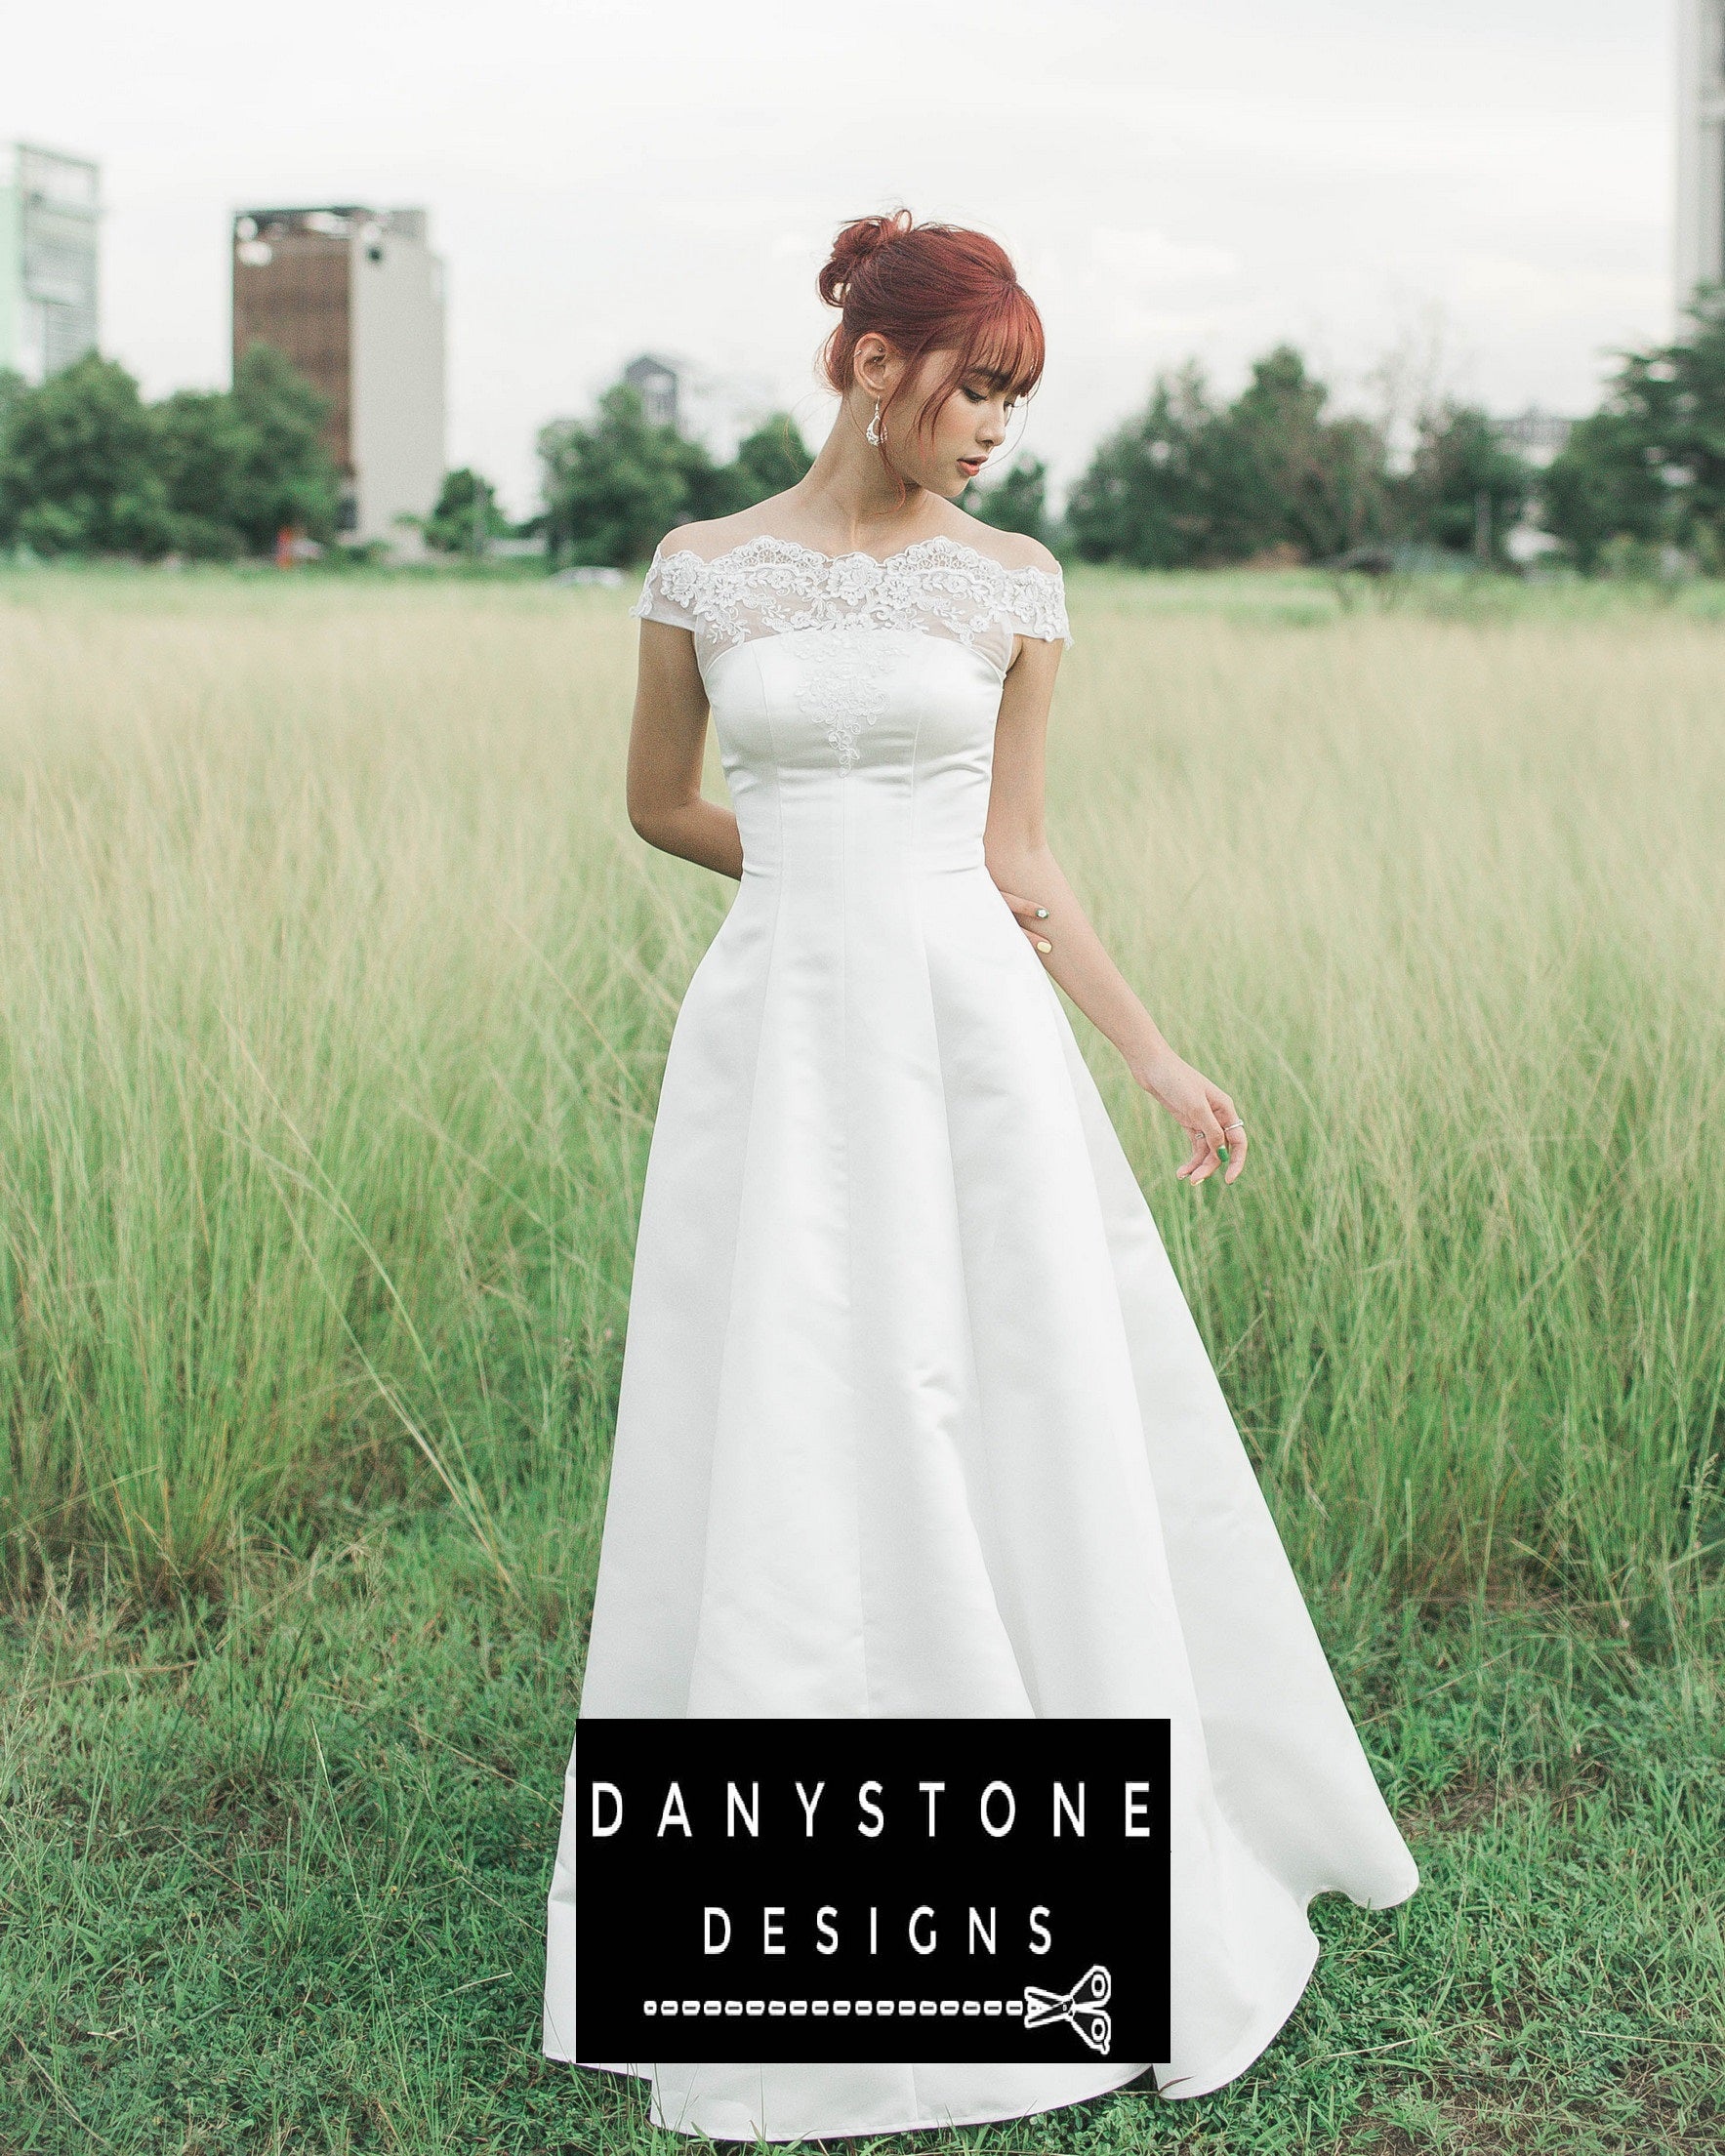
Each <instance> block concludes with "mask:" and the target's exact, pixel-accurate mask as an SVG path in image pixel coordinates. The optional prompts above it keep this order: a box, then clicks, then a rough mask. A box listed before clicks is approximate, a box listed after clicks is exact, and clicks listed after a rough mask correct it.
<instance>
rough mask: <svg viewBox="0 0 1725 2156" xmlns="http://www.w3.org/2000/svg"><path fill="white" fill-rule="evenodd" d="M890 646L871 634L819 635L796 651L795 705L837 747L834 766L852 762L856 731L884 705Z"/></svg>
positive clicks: (843, 766) (844, 766)
mask: <svg viewBox="0 0 1725 2156" xmlns="http://www.w3.org/2000/svg"><path fill="white" fill-rule="evenodd" d="M891 662H892V647H891V646H890V645H889V644H883V643H881V642H879V641H878V640H877V639H876V638H875V637H873V636H859V635H856V634H845V635H840V636H823V637H822V638H821V640H820V642H819V643H818V644H813V645H810V646H809V647H808V649H807V650H806V651H805V652H804V653H803V655H802V679H801V684H800V686H799V688H798V691H797V702H798V706H799V708H800V709H801V710H802V711H803V712H807V714H808V716H809V717H810V718H812V719H814V720H815V721H816V723H817V724H818V725H819V726H820V727H821V729H822V731H823V732H824V733H825V735H826V737H827V739H828V740H829V741H830V742H831V743H832V744H833V747H834V748H835V749H837V750H838V752H839V768H840V770H841V771H848V770H849V769H850V767H851V765H852V764H853V763H855V761H856V742H857V736H858V735H859V734H860V733H861V732H862V730H863V728H864V727H865V726H872V725H873V724H874V723H875V721H876V719H878V718H879V717H880V716H881V714H882V712H883V711H885V709H886V701H887V686H886V672H887V669H888V667H889V666H890V665H891Z"/></svg>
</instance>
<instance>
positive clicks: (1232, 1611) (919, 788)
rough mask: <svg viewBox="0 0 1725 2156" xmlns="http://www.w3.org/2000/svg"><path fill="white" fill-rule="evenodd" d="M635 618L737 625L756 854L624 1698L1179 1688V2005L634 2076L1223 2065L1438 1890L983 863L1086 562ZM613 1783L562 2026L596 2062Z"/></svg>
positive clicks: (613, 1574)
mask: <svg viewBox="0 0 1725 2156" xmlns="http://www.w3.org/2000/svg"><path fill="white" fill-rule="evenodd" d="M633 611H634V612H635V613H636V614H637V615H639V616H643V617H645V618H647V619H650V620H653V621H662V622H671V623H674V624H677V625H679V626H680V627H682V628H684V629H686V630H688V631H691V632H692V635H693V638H694V647H695V654H696V658H697V662H698V664H699V667H700V671H701V675H702V678H703V680H704V682H705V684H706V689H707V694H708V697H709V700H710V703H711V708H712V712H713V720H714V724H715V727H716V730H717V735H718V741H719V750H720V753H721V755H722V759H723V765H724V771H725V775H726V777H727V779H728V781H729V785H730V793H731V799H732V803H733V805H734V807H735V810H736V815H737V821H738V825H739V827H740V830H741V834H742V840H743V850H744V866H743V874H742V879H741V884H740V887H739V889H738V891H737V894H736V897H735V900H734V902H733V904H732V906H731V908H730V911H729V913H728V914H727V915H726V916H725V919H724V921H723V923H722V924H721V926H720V927H719V932H718V934H717V935H716V937H715V938H714V940H713V942H712V944H711V945H710V947H709V948H708V950H707V951H706V953H705V954H704V956H702V958H701V961H700V963H699V964H698V965H697V967H696V969H695V972H694V974H693V977H692V978H691V980H690V982H689V985H688V989H687V992H686V995H685V997H684V999H683V1003H682V1006H681V1009H680V1012H679V1014H678V1021H677V1025H676V1028H675V1030H674V1033H673V1036H672V1039H671V1044H670V1049H669V1054H668V1059H667V1062H666V1065H665V1071H664V1077H663V1082H662V1088H661V1093H660V1099H659V1106H658V1113H657V1119H656V1122H655V1126H654V1131H653V1138H652V1144H651V1148H650V1152H649V1157H648V1164H647V1170H646V1176H645V1180H644V1184H643V1189H642V1197H641V1208H640V1220H639V1229H638V1235H637V1245H636V1254H635V1270H634V1281H633V1286H632V1291H631V1302H630V1315H629V1327H628V1334H627V1338H626V1342H625V1348H624V1359H623V1366H622V1374H621V1391H620V1397H619V1403H618V1414H617V1425H616V1439H615V1449H614V1454H613V1460H612V1468H611V1482H610V1491H609V1497H608V1500H607V1509H606V1513H605V1521H604V1534H603V1540H602V1544H601V1550H600V1560H599V1568H598V1579H597V1589H596V1601H595V1605H594V1612H593V1631H592V1641H591V1646H590V1648H589V1652H588V1660H587V1672H586V1679H585V1684H584V1687H583V1690H582V1696H581V1705H580V1711H579V1717H578V1724H579V1720H584V1719H586V1718H588V1717H597V1716H645V1717H663V1718H682V1717H713V1716H815V1717H833V1716H856V1715H861V1716H899V1717H915V1716H939V1717H944V1718H953V1717H961V1716H1039V1715H1042V1716H1068V1717H1070V1716H1130V1715H1142V1716H1166V1717H1169V1718H1170V1719H1171V1727H1172V1776H1173V1779H1172V1805H1171V1835H1172V1850H1173V1863H1172V1900H1171V1922H1172V1973H1173V2022H1172V2036H1171V2049H1172V2056H1171V2058H1168V2059H1162V2060H1150V2061H1146V2060H1138V2061H1135V2062H1131V2063H1127V2062H1113V2061H1110V2062H1106V2063H1104V2062H1102V2061H1096V2062H1094V2063H1091V2064H1089V2065H1083V2064H1076V2065H1075V2064H1053V2063H1049V2064H1047V2065H1037V2064H1013V2065H995V2066H986V2065H983V2066H979V2065H953V2066H921V2065H919V2066H907V2065H835V2066H808V2065H784V2064H781V2065H750V2066H741V2065H690V2064H676V2063H664V2062H655V2063H652V2064H640V2063H636V2064H626V2065H616V2064H609V2065H605V2066H604V2067H603V2070H605V2071H608V2072H612V2073H630V2074H639V2075H643V2076H647V2077H649V2078H650V2083H651V2118H652V2123H653V2124H654V2125H655V2126H659V2127H666V2128H672V2129H678V2130H681V2131H682V2132H684V2133H690V2134H695V2133H699V2134H705V2135H708V2136H713V2137H715V2138H746V2139H754V2138H757V2137H764V2138H768V2139H774V2140H785V2139H790V2138H794V2137H799V2136H833V2135H858V2134H882V2133H891V2132H894V2131H900V2130H908V2129H913V2128H919V2127H933V2126H948V2125H965V2124H970V2123H975V2122H980V2121H983V2120H990V2119H1003V2118H1015V2117H1021V2116H1025V2115H1028V2114H1031V2113H1034V2112H1038V2111H1046V2110H1048V2109H1050V2108H1052V2107H1054V2106H1056V2105H1060V2104H1067V2103H1073V2102H1077V2101H1079V2100H1081V2099H1083V2098H1086V2097H1090V2096H1095V2095H1101V2094H1102V2093H1103V2092H1105V2091H1107V2090H1111V2089H1116V2088H1119V2087H1121V2086H1123V2085H1124V2084H1125V2083H1127V2082H1128V2081H1130V2080H1132V2079H1133V2078H1134V2077H1136V2076H1137V2075H1139V2074H1141V2073H1142V2072H1143V2071H1144V2070H1145V2067H1146V2066H1147V2065H1153V2066H1154V2067H1155V2071H1156V2077H1157V2085H1158V2088H1159V2090H1160V2091H1161V2093H1162V2094H1164V2095H1169V2096H1195V2095H1204V2094H1206V2093H1207V2092H1208V2091H1211V2090H1213V2089H1216V2088H1219V2087H1220V2086H1221V2085H1222V2084H1223V2083H1225V2082H1227V2081H1230V2080H1231V2079H1233V2077H1234V2076H1236V2075H1237V2074H1239V2073H1241V2072H1242V2071H1243V2070H1244V2069H1245V2068H1246V2067H1247V2066H1248V2065H1250V2064H1251V2062H1252V2061H1253V2059H1254V2058H1255V2057H1257V2055H1258V2054H1259V2053H1260V2052H1262V2051H1263V2049H1264V2048H1265V2046H1266V2045H1267V2044H1268V2043H1269V2042H1270V2040H1271V2039H1272V2037H1273V2036H1274V2035H1275V2033H1276V2031H1277V2029H1278V2028H1279V2027H1280V2026H1281V2025H1282V2023H1283V2022H1284V2020H1285V2019H1286V2018H1287V2016H1288V2014H1290V2013H1291V2012H1292V2010H1293V2008H1294V2005H1295V2003H1296V2002H1297V2000H1298V1998H1299V1996H1300V1993H1301V1991H1302V1990H1303V1988H1304V1986H1305V1983H1306V1981H1307V1979H1308V1977H1309V1975H1310V1973H1311V1972H1312V1969H1313V1966H1314V1964H1315V1961H1316V1958H1317V1952H1318V1948H1317V1940H1316V1938H1315V1936H1314V1934H1313V1932H1312V1930H1311V1927H1310V1925H1309V1923H1308V1921H1307V1915H1306V1905H1307V1903H1308V1902H1309V1901H1310V1900H1311V1898H1312V1896H1313V1895H1314V1894H1319V1893H1323V1892H1341V1893H1345V1894H1346V1895H1347V1896H1348V1897H1349V1898H1350V1899H1351V1900H1353V1901H1354V1902H1356V1903H1358V1904H1359V1905H1361V1906H1362V1907H1373V1908H1384V1907H1387V1906H1388V1905H1390V1904H1391V1903H1394V1902H1398V1901H1402V1900H1404V1899H1405V1898H1406V1897H1407V1896H1408V1895H1410V1894H1411V1893H1413V1892H1414V1891H1415V1889H1416V1887H1417V1885H1418V1878H1419V1875H1418V1872H1417V1868H1416V1866H1415V1863H1414V1860H1413V1857H1412V1855H1411V1854H1410V1852H1409V1851H1408V1848H1407V1846H1406V1844H1405V1843H1404V1841H1403V1839H1402V1836H1401V1835H1400V1833H1399V1832H1398V1831H1397V1828H1396V1826H1395V1823H1394V1821H1393V1819H1392V1818H1391V1817H1390V1814H1389V1812H1388V1810H1387V1809H1386V1807H1385V1805H1384V1802H1383V1799H1382V1797H1381V1795H1380V1793H1379V1791H1378V1788H1377V1786H1376V1781H1375V1780H1374V1778H1373V1774H1372V1770H1371V1767H1370V1765H1369V1763H1368V1761H1367V1759H1366V1756H1365V1753H1364V1751H1363V1750H1362V1748H1361V1745H1360V1741H1359V1738H1358V1735H1357V1734H1356V1732H1355V1729H1354V1726H1353V1724H1352V1722H1351V1720H1350V1718H1349V1715H1348V1712H1347V1709H1346V1707H1345V1705H1344V1703H1343V1701H1342V1698H1341V1695H1340V1693H1339V1692H1338V1690H1337V1689H1336V1686H1335V1679H1334V1677H1333V1676H1332V1673H1331V1670H1330V1667H1329V1664H1328V1662H1327V1660H1326V1658H1325V1655H1324V1651H1323V1648H1322V1646H1321V1644H1320V1642H1319V1640H1318V1637H1317V1634H1316V1632H1315V1631H1314V1629H1313V1626H1312V1623H1311V1620H1310V1617H1309V1615H1308V1613H1307V1610H1306V1607H1305V1604H1304V1601H1303V1599H1302V1597H1301V1594H1300V1590H1299V1587H1298V1584H1297V1582H1296V1580H1295V1578H1294V1572H1293V1570H1292V1568H1291V1566H1290V1565H1289V1563H1288V1559H1287V1556H1286V1553H1285V1552H1284V1550H1283V1547H1282V1543H1281V1541H1280V1538H1279V1537H1278V1534H1277V1531H1276V1527H1275V1525H1274V1522H1273V1520H1272V1518H1271V1515H1270V1512H1269V1509H1268V1507H1267V1505H1266V1503H1265V1501H1264V1498H1263V1495H1262V1493H1261V1491H1260V1490H1259V1487H1258V1484H1257V1481H1256V1478H1255V1476H1254V1474H1253V1468H1252V1464H1251V1461H1250V1459H1249V1457H1248V1455H1247V1453H1246V1450H1245V1448H1244V1446H1243V1444H1242V1443H1241V1440H1240V1437H1239V1434H1238V1432H1237V1430H1236V1428H1235V1425H1234V1422H1233V1419H1232V1417H1231V1415H1230V1413H1229V1410H1228V1406H1227V1403H1226V1402H1225V1401H1224V1399H1223V1397H1222V1393H1221V1389H1220V1387H1219V1385H1218V1383H1217V1381H1216V1377H1215V1374H1214V1372H1213V1370H1212V1366H1211V1363H1210V1361H1209V1358H1208V1356H1207V1354H1206V1352H1205V1349H1204V1345H1203V1342H1202V1340H1201V1338H1200V1336H1199V1333H1198V1330H1197V1328H1196V1326H1195V1324H1194V1322H1193V1320H1192V1317H1191V1315H1190V1313H1189V1311H1188V1309H1187V1306H1186V1303H1185V1300H1184V1298H1183V1296H1182V1294H1181V1292H1180V1289H1179V1286H1178V1283H1177V1282H1176V1281H1175V1278H1174V1275H1173V1273H1172V1270H1171V1267H1170V1264H1169V1260H1168V1258H1167V1256H1166V1254H1165V1252H1164V1249H1163V1244H1162V1241H1161V1239H1160V1237H1159V1235H1158V1233H1157V1229H1156V1226H1155V1223H1154V1221H1153V1220H1152V1218H1151V1215H1150V1210H1149V1207H1148V1205H1147V1204H1146V1202H1145V1200H1144V1197H1143V1194H1142V1193H1141V1191H1140V1190H1139V1188H1138V1184H1137V1182H1136V1180H1135V1178H1134V1177H1133V1174H1132V1171H1131V1168H1130V1166H1129V1163H1128V1161H1127V1159H1126V1156H1125V1154H1124V1153H1123V1151H1122V1149H1121V1146H1120V1142H1119V1139H1118V1137H1117V1135H1116V1133H1115V1130H1114V1128H1113V1126H1112V1123H1111V1122H1110V1119H1109V1117H1108V1114H1107V1112H1106V1109H1105V1107H1104V1105H1103V1102H1102V1099H1101V1096H1100V1095H1099V1093H1098V1091H1097V1089H1096V1085H1095V1083H1094V1080H1093V1079H1092V1078H1091V1076H1090V1073H1089V1071H1088V1067H1087V1065H1086V1063H1085V1060H1084V1058H1083V1056H1082V1055H1081V1053H1080V1051H1079V1046H1078V1042H1077V1040H1076V1038H1075V1037H1074V1035H1073V1032H1072V1029H1071V1026H1070V1025H1069V1023H1068V1021H1067V1018H1066V1015H1065V1011H1064V1009H1063V1006H1062V1004H1061V1001H1060V997H1059V996H1058V994H1057V993H1056V991H1055V988H1054V986H1053V983H1052V982H1051V981H1050V980H1049V978H1048V976H1047V973H1046V972H1045V970H1044V968H1043V964H1042V961H1041V959H1040V958H1039V957H1038V956H1037V954H1036V953H1035V951H1033V950H1032V948H1031V946H1030V944H1029V942H1028V941H1027V940H1026V938H1025V936H1024V934H1023V931H1022V929H1021V928H1020V927H1019V925H1018V923H1017V920H1016V917H1015V916H1014V915H1013V914H1012V913H1011V911H1010V910H1009V908H1008V907H1007V906H1006V901H1005V900H1004V899H1003V898H1002V896H1001V895H1000V892H999V891H998V890H997V889H996V887H995V884H994V882H993V880H992V879H991V877H990V875H989V873H988V869H987V867H986V866H985V863H984V858H983V826H984V817H985V814H986V810H987V805H988V797H989V781H990V771H991V765H992V756H993V746H994V724H995V719H996V714H997V712H998V708H999V705H1000V700H1001V693H1002V685H1003V681H1004V678H1005V672H1006V667H1007V666H1008V664H1009V663H1010V660H1011V657H1012V652H1013V648H1014V645H1013V639H1014V637H1015V636H1026V637H1038V638H1053V637H1059V638H1063V639H1064V640H1066V641H1068V642H1069V641H1070V640H1071V639H1070V635H1069V633H1068V631H1067V625H1066V613H1065V605H1064V597H1063V590H1062V585H1061V581H1060V578H1059V575H1058V573H1057V572H1050V571H1045V570H1041V569H1034V568H1032V569H1018V570H1013V569H1008V568H1006V567H1004V566H1003V565H1001V564H1000V563H999V562H997V561H996V560H995V559H993V557H992V556H990V555H988V554H986V553H983V552H980V551H978V550H977V549H974V548H972V547H969V546H966V545H964V544H962V543H960V542H957V541H954V540H950V539H945V538H939V539H931V540H924V541H922V542H920V543H919V544H917V545H915V546H912V547H910V548H907V549H905V550H904V551H903V552H900V553H897V554H894V555H892V556H891V557H890V558H888V559H886V560H884V561H882V560H878V559H876V558H875V557H873V556H871V555H868V554H863V553H851V554H844V555H842V556H839V557H833V556H829V555H826V554H822V553H819V552H816V551H814V550H812V549H809V548H807V547H803V546H801V545H798V544H796V543H794V542H791V541H786V540H778V539H771V538H758V539H753V540H750V541H748V542H747V543H746V544H744V545H741V546H737V547H733V548H731V549H727V550H726V551H724V552H721V553H718V554H716V555H715V556H713V557H712V558H711V559H703V558H701V557H700V556H699V555H698V554H697V553H695V552H693V551H690V550H688V549H677V548H675V547H674V546H671V547H666V548H662V549H660V551H659V552H658V554H657V555H655V557H654V561H653V565H652V568H651V570H650V571H649V574H648V577H647V581H646V587H645V590H643V592H642V594H641V597H640V600H639V601H638V603H637V606H636V607H635V608H634V609H633ZM1182 1195H1183V1194H1182ZM572 1765H573V1762H572V1760H571V1769H572ZM567 1786H568V1787H569V1788H572V1783H571V1784H569V1785H567ZM573 1810H574V1807H573V1803H572V1801H570V1799H569V1797H568V1796H567V1795H566V1796H565V1808H564V1821H563V1833H562V1836H561V1838H560V1841H559V1846H558V1851H557V1857H556V1862H555V1867H554V1878H553V1884H552V1888H551V1894H550V1906H549V1912H548V1916H549V1953H548V1962H547V1972H546V1987H545V2025H544V2048H545V2051H546V2053H547V2054H548V2055H549V2056H551V2057H553V2058H557V2059H567V2060H573V2061H576V2062H579V2063H583V2064H593V2065H596V2066H597V2065H600V2063H601V2062H599V2061H596V2060H587V2059H584V2058H583V2055H582V2052H581V2049H580V2041H579V2037H578V2033H577V2031H576V2028H575V2024H574V1961H573V1945H572V1940H573V1910H574V1895H575V1884H576V1883H575V1866H574V1843H573Z"/></svg>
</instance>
